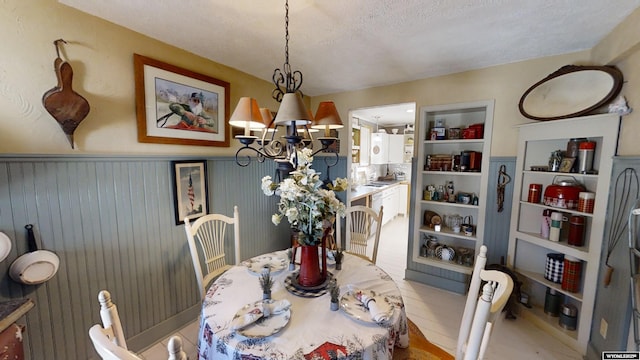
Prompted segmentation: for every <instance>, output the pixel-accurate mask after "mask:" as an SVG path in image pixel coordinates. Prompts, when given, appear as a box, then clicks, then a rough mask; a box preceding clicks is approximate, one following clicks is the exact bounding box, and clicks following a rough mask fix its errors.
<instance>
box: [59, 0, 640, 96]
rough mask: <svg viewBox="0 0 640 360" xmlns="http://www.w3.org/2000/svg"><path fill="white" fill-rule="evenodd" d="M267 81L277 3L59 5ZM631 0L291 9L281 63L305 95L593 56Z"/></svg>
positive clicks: (469, 0)
mask: <svg viewBox="0 0 640 360" xmlns="http://www.w3.org/2000/svg"><path fill="white" fill-rule="evenodd" d="M59 2H60V3H62V4H65V5H68V6H71V7H74V8H76V9H78V10H80V11H83V12H87V13H89V14H92V15H95V16H97V17H100V18H104V19H106V20H108V21H111V22H113V23H115V24H118V25H121V26H124V27H126V28H129V29H131V30H134V31H137V32H139V33H142V34H145V35H147V36H150V37H152V38H155V39H158V40H160V41H163V42H165V43H168V44H171V45H174V46H176V47H179V48H182V49H185V50H187V51H190V52H192V53H194V54H197V55H200V56H202V57H205V58H208V59H211V60H213V61H215V62H218V63H222V64H225V65H228V66H230V67H233V68H236V69H239V70H241V71H244V72H246V73H249V74H252V75H254V76H256V77H258V78H261V79H265V80H268V81H271V77H272V74H273V70H274V69H275V68H281V67H282V65H283V63H284V44H285V39H284V17H285V6H284V0H155V1H152V2H150V1H148V0H110V1H104V0H59ZM638 6H640V0H615V1H607V0H402V1H400V0H393V1H392V0H291V2H290V4H289V7H290V10H289V18H290V21H289V32H290V40H289V56H290V64H291V67H292V68H293V69H294V70H300V71H302V73H303V75H304V82H303V85H302V88H301V90H302V91H303V92H304V93H305V94H307V95H311V96H316V95H323V94H329V93H334V92H340V91H350V90H356V89H362V88H368V87H372V86H378V85H388V84H393V83H399V82H405V81H409V80H415V79H420V78H427V77H432V76H438V75H444V74H450V73H456V72H460V71H465V70H470V69H478V68H484V67H488V66H492V65H499V64H505V63H511V62H516V61H521V60H527V59H532V58H538V57H543V56H550V55H557V54H564V53H570V52H575V51H580V50H585V49H590V48H592V47H593V46H594V45H595V44H597V43H598V41H600V40H601V39H602V38H603V37H604V36H605V35H607V34H608V33H609V32H610V31H611V30H612V29H613V28H614V27H615V26H616V25H617V24H619V23H620V22H621V21H622V20H623V19H624V18H625V17H626V16H627V15H629V14H630V13H631V12H632V11H633V10H634V9H636V8H637V7H638Z"/></svg>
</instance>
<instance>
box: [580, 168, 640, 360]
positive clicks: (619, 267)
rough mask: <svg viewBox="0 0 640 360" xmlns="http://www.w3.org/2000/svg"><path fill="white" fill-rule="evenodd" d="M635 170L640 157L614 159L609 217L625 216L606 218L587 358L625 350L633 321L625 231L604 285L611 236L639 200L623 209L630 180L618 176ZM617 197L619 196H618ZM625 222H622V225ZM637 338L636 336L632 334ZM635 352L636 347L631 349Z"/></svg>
mask: <svg viewBox="0 0 640 360" xmlns="http://www.w3.org/2000/svg"><path fill="white" fill-rule="evenodd" d="M627 168H631V169H634V170H635V171H636V173H637V174H639V176H640V157H637V156H617V157H614V158H613V167H612V169H611V185H610V186H609V189H610V190H609V203H608V205H607V214H611V215H613V214H614V213H616V214H622V216H623V218H622V219H615V218H613V216H611V215H609V216H608V217H607V218H606V219H605V226H604V234H603V236H604V239H603V241H602V247H603V248H602V255H601V258H600V264H601V266H600V270H599V275H598V290H597V293H596V301H595V305H594V309H593V323H592V325H591V337H590V340H589V347H588V348H587V356H586V359H589V360H597V359H600V358H601V355H602V351H606V350H625V349H626V346H627V338H628V336H629V335H630V334H629V331H630V330H629V324H630V321H631V316H632V312H631V286H630V285H629V284H630V278H631V266H630V265H631V264H630V260H629V233H628V231H625V232H624V233H623V234H622V236H621V237H620V238H619V240H618V242H617V244H616V246H614V247H613V250H612V252H611V256H610V258H609V264H610V265H611V266H612V267H613V268H614V271H613V276H612V277H611V283H610V284H609V286H607V287H605V286H604V275H605V272H604V270H603V269H604V265H602V264H604V263H605V260H606V256H607V248H608V244H609V239H610V238H611V236H610V235H612V234H613V233H615V231H612V227H614V229H616V228H617V227H619V226H621V225H624V224H626V223H627V221H628V216H629V212H630V210H631V207H632V206H633V205H634V204H635V198H633V197H630V198H629V200H628V202H627V208H626V209H622V208H623V206H622V205H623V204H624V203H625V202H624V201H622V199H624V196H623V195H624V194H625V192H626V191H625V190H627V191H628V190H629V184H630V182H629V181H630V178H627V179H626V182H627V183H626V186H625V178H624V176H623V177H620V179H618V177H619V176H620V174H621V173H622V172H624V170H625V169H627ZM616 196H617V197H616ZM621 221H622V222H621ZM601 319H604V320H605V321H606V322H607V323H608V329H607V336H606V338H604V337H602V335H601V334H600V322H601ZM631 337H632V338H633V334H631ZM629 350H635V348H632V349H629Z"/></svg>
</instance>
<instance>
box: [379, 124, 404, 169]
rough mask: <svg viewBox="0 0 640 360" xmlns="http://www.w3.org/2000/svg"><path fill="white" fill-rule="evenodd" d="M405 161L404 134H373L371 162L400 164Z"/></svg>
mask: <svg viewBox="0 0 640 360" xmlns="http://www.w3.org/2000/svg"><path fill="white" fill-rule="evenodd" d="M403 162H404V136H403V135H395V134H394V135H391V134H387V133H380V132H378V133H373V134H371V163H372V164H378V165H379V164H400V163H403Z"/></svg>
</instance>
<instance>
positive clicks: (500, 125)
mask: <svg viewBox="0 0 640 360" xmlns="http://www.w3.org/2000/svg"><path fill="white" fill-rule="evenodd" d="M639 24H640V9H638V10H636V11H635V12H634V13H632V14H631V15H630V16H629V17H628V18H627V19H625V21H624V22H622V23H621V24H620V25H619V26H618V27H616V29H614V31H612V33H611V34H610V35H608V36H607V37H605V38H604V39H603V40H602V41H601V42H600V43H599V44H598V45H597V46H596V47H594V48H593V49H592V50H591V51H582V52H577V53H573V54H566V55H560V56H551V57H545V58H539V59H534V60H529V61H523V62H519V63H513V64H506V65H500V66H494V67H490V68H486V69H480V70H474V71H468V72H463V73H458V74H452V75H446V76H440V77H435V78H429V79H421V80H415V81H412V82H407V83H402V84H397V85H391V86H382V87H377V88H370V89H363V90H359V91H353V92H345V93H338V94H329V95H323V96H317V97H314V98H313V99H312V101H311V103H312V106H314V105H316V104H317V103H318V102H320V101H325V100H333V101H335V103H336V106H337V107H338V111H339V112H340V113H341V114H348V112H349V110H355V109H359V108H364V107H371V106H379V105H385V104H396V103H404V102H411V101H415V102H416V103H417V107H418V108H420V107H421V106H427V105H439V104H452V103H459V102H470V101H477V100H486V99H495V110H494V119H493V143H492V146H491V155H492V156H515V154H516V142H517V134H518V133H517V129H515V128H514V127H513V126H514V125H517V124H522V123H525V122H530V121H531V120H530V119H527V118H526V117H524V116H523V115H522V114H520V111H519V110H518V102H519V101H520V97H521V96H522V94H523V93H524V92H525V91H526V90H527V89H528V88H529V87H530V86H531V85H533V84H535V83H536V82H538V81H539V80H541V79H542V78H544V77H546V76H547V75H549V74H550V73H552V72H554V71H556V70H557V69H559V68H560V67H561V66H563V65H567V64H574V65H615V66H617V67H618V68H619V69H620V70H621V71H622V73H623V75H624V78H625V83H624V86H623V88H622V92H621V94H622V95H625V96H626V98H627V100H628V102H629V105H630V106H631V107H634V105H635V106H636V107H639V106H640V88H639V87H638V86H637V84H638V83H639V82H640V25H639ZM523 41H526V40H525V39H523ZM634 84H636V86H634ZM639 111H640V110H639ZM343 116H344V115H343ZM638 133H640V113H638V111H636V112H632V113H631V114H629V115H627V116H625V117H624V118H623V121H622V131H621V134H620V141H619V147H618V154H619V155H637V154H640V143H638V141H637V140H636V138H637V135H636V134H638ZM345 136H346V135H345Z"/></svg>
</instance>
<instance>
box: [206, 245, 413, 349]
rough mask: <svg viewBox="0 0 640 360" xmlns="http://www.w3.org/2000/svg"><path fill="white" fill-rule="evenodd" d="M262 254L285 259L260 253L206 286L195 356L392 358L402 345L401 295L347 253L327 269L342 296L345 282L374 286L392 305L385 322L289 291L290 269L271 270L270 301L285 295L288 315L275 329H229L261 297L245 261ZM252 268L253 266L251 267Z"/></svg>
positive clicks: (368, 288)
mask: <svg viewBox="0 0 640 360" xmlns="http://www.w3.org/2000/svg"><path fill="white" fill-rule="evenodd" d="M265 257H271V258H274V259H275V258H284V259H286V258H287V254H286V251H278V252H274V253H270V254H265V255H261V256H258V257H255V258H253V259H250V260H248V261H245V262H243V264H241V265H237V266H234V267H233V268H231V269H229V270H228V271H227V272H225V273H224V274H223V275H221V276H220V277H219V278H218V279H217V280H216V281H215V282H214V283H213V284H212V285H211V287H210V288H209V290H208V291H207V295H206V297H205V299H204V301H203V304H202V313H201V315H202V316H201V320H200V332H199V338H198V359H200V360H206V359H208V360H213V359H216V360H217V359H283V360H284V359H301V360H302V359H335V358H342V357H347V356H348V357H350V358H361V359H377V360H384V359H391V358H392V356H393V350H394V347H395V346H398V347H403V348H404V347H407V346H408V345H409V333H408V326H407V316H406V313H405V308H404V303H403V301H402V296H401V294H400V291H399V289H398V287H397V285H396V284H395V283H394V282H393V280H392V279H391V277H390V276H389V275H388V274H387V273H385V272H384V271H383V270H382V269H380V268H379V267H377V266H375V265H374V264H372V263H370V262H368V261H366V260H364V259H362V258H359V257H357V256H353V255H350V254H346V253H345V256H344V259H343V262H342V269H341V270H336V269H335V265H334V264H332V263H331V262H330V261H329V266H328V271H329V272H331V273H332V274H333V277H334V278H335V279H336V280H337V283H338V285H339V286H340V294H341V296H347V295H345V294H347V293H348V290H349V286H351V287H352V288H353V287H355V288H357V289H361V290H365V291H373V292H375V294H376V296H377V297H378V299H380V298H384V300H385V301H386V302H387V303H389V304H391V305H392V306H393V315H392V317H391V319H390V320H389V321H388V322H385V323H384V324H377V323H375V322H373V321H371V320H369V319H357V318H356V317H354V316H351V315H349V314H348V312H347V311H344V310H343V309H339V310H337V311H331V310H330V296H329V293H328V292H327V293H324V294H322V295H319V296H313V295H314V294H305V295H306V296H309V297H303V296H297V295H294V294H293V293H292V292H291V291H290V290H288V289H287V287H289V288H290V286H289V285H288V283H289V281H286V280H287V277H289V278H290V276H292V274H293V273H294V271H290V270H288V269H284V270H282V271H280V272H274V273H272V274H271V275H272V277H273V278H274V282H275V284H274V285H273V288H272V292H271V296H272V299H273V300H274V301H278V300H281V299H287V300H288V301H289V302H290V303H291V308H290V311H291V317H290V319H289V322H288V323H287V325H286V326H285V327H284V328H282V330H280V331H279V332H278V333H276V334H274V335H271V336H268V337H264V338H249V337H245V336H243V335H241V334H239V333H238V332H236V331H233V330H232V329H231V321H232V319H233V317H234V315H235V314H236V313H237V312H238V311H239V310H240V309H241V308H243V307H244V306H245V305H247V304H250V303H254V302H256V301H259V300H261V299H262V290H261V288H260V284H259V281H258V278H259V275H258V274H257V273H256V272H255V271H251V270H249V266H251V264H252V263H253V264H254V265H255V263H256V262H258V261H264V259H265ZM254 268H255V266H254Z"/></svg>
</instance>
